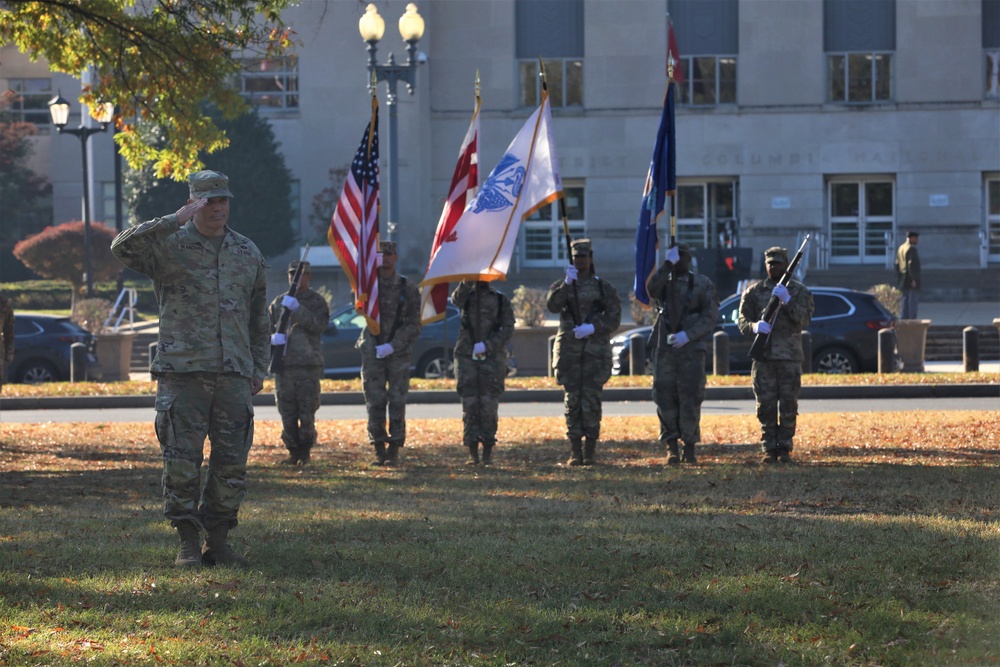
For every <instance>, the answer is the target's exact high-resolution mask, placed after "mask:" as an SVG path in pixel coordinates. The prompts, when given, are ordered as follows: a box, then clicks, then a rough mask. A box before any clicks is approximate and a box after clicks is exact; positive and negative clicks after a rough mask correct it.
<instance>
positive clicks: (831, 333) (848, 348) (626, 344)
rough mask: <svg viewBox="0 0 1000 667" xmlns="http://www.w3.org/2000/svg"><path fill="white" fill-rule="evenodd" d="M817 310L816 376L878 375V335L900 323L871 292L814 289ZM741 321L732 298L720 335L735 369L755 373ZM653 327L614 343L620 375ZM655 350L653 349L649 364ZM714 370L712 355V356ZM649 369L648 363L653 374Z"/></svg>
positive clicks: (724, 306)
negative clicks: (638, 338)
mask: <svg viewBox="0 0 1000 667" xmlns="http://www.w3.org/2000/svg"><path fill="white" fill-rule="evenodd" d="M809 290H810V291H811V292H812V295H813V301H814V302H815V304H816V309H815V310H814V311H813V316H812V321H811V322H810V323H809V326H808V327H806V330H807V331H808V332H809V333H810V335H811V337H812V370H813V372H814V373H859V372H861V373H867V372H875V371H877V370H878V332H879V330H880V329H883V328H892V327H894V326H895V325H896V318H895V317H893V315H892V314H891V313H890V312H889V311H888V310H886V308H885V307H884V306H883V305H882V304H881V303H879V301H878V299H876V298H875V296H874V295H872V294H869V293H868V292H857V291H855V290H850V289H845V288H842V287H810V288H809ZM739 317H740V295H739V294H733V295H731V296H728V297H726V298H725V299H724V300H723V301H722V303H721V304H720V305H719V321H718V323H717V324H716V327H715V330H716V331H724V332H726V333H727V334H728V335H729V370H730V372H732V373H749V372H750V363H751V361H750V358H749V357H748V356H747V353H748V352H749V351H750V345H751V344H752V343H753V336H744V335H743V334H741V333H740V330H739V327H738V325H737V323H738V321H739ZM651 331H652V327H649V326H646V327H639V328H637V329H632V330H629V331H626V332H625V333H623V334H620V335H618V336H615V337H614V338H612V339H611V346H612V347H611V350H612V355H613V360H614V366H613V369H612V372H613V373H614V374H615V375H623V374H627V373H629V368H630V366H629V348H630V345H631V342H630V340H629V338H630V336H632V335H633V334H641V335H644V336H647V337H648V336H649V334H650V333H651ZM651 357H652V350H651V349H647V360H648V359H649V358H651ZM706 359H707V362H708V367H709V369H711V364H712V355H711V350H709V353H708V354H707V355H706ZM648 368H649V365H648V361H647V370H648Z"/></svg>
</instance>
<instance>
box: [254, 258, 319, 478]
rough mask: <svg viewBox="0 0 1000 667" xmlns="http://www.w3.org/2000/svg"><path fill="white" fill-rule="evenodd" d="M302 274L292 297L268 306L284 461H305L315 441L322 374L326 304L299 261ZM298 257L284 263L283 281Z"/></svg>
mask: <svg viewBox="0 0 1000 667" xmlns="http://www.w3.org/2000/svg"><path fill="white" fill-rule="evenodd" d="M301 264H302V273H301V275H300V276H299V286H298V289H297V290H296V291H295V294H294V295H291V294H281V295H279V296H277V297H275V299H274V301H272V302H271V306H270V307H269V308H268V313H269V315H270V317H271V327H272V329H273V331H274V333H272V334H271V344H272V345H283V346H284V347H285V350H284V354H283V355H282V362H281V370H280V371H277V372H275V374H274V393H275V398H276V402H277V404H278V414H280V415H281V442H282V443H284V445H285V448H286V449H288V458H287V459H284V460H283V461H282V463H283V464H286V465H296V464H299V465H307V464H308V463H309V459H310V452H311V451H312V448H313V446H314V445H315V444H316V411H317V410H319V399H320V380H321V379H322V378H323V341H322V336H323V331H324V330H325V329H326V327H327V326H328V325H329V324H330V305H329V304H328V303H327V302H326V299H324V298H323V296H322V295H321V294H320V293H319V292H317V291H315V290H313V289H310V283H311V282H312V270H311V265H310V264H309V262H301ZM298 266H299V260H295V261H293V262H292V263H291V264H289V265H288V284H289V285H291V284H292V281H293V280H294V278H295V271H296V269H297V268H298ZM284 308H288V310H289V312H290V317H289V320H288V327H287V329H286V331H285V332H280V331H278V330H277V326H278V322H279V320H280V319H281V313H282V310H283V309H284Z"/></svg>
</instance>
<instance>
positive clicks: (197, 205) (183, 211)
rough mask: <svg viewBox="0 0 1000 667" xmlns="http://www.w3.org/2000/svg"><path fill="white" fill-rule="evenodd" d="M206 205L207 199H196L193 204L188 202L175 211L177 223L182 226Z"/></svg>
mask: <svg viewBox="0 0 1000 667" xmlns="http://www.w3.org/2000/svg"><path fill="white" fill-rule="evenodd" d="M207 203H208V200H207V199H196V200H194V201H193V202H189V203H187V204H184V206H181V207H180V208H179V209H177V213H175V214H174V215H176V216H177V223H178V224H180V225H183V224H184V223H185V222H187V221H188V220H190V219H191V218H193V217H194V214H195V213H197V212H198V211H200V210H201V209H203V208H205V204H207Z"/></svg>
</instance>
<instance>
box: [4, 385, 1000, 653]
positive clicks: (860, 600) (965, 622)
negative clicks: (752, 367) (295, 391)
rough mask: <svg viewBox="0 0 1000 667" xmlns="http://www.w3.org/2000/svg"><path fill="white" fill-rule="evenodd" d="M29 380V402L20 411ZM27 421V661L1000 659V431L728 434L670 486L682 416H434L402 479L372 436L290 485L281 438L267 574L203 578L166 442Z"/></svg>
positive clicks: (243, 536) (878, 417)
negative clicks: (590, 449) (164, 481)
mask: <svg viewBox="0 0 1000 667" xmlns="http://www.w3.org/2000/svg"><path fill="white" fill-rule="evenodd" d="M7 389H8V387H4V391H5V393H6V390H7ZM151 420H152V417H151V418H150V423H142V424H68V425H64V424H45V425H27V424H26V425H21V424H4V423H2V417H0V665H67V664H88V665H241V666H245V667H249V666H251V665H255V666H256V665H289V664H295V663H302V664H330V665H386V666H392V665H414V666H418V665H419V666H424V665H426V666H431V665H435V666H436V665H495V666H497V667H507V666H515V665H566V666H570V665H607V666H613V665H789V666H791V665H899V666H904V665H905V666H910V665H990V664H996V663H997V662H998V660H1000V523H998V519H1000V485H998V484H997V472H998V465H1000V412H991V413H987V412H923V413H912V414H905V413H866V414H863V415H862V414H853V415H846V414H840V415H838V414H807V415H802V416H800V418H799V437H798V438H797V447H796V451H795V453H794V456H795V457H796V460H797V463H796V464H793V465H779V466H761V465H758V464H757V463H756V461H757V459H758V452H757V451H756V447H755V446H754V445H752V444H750V443H753V442H754V441H755V440H756V421H755V419H754V418H753V417H748V416H707V417H705V418H704V420H703V424H702V439H703V441H704V442H705V443H706V444H704V445H702V446H700V447H699V455H700V460H699V464H698V465H696V466H684V467H679V468H667V467H664V465H663V461H664V458H663V453H662V452H659V451H656V448H655V447H654V445H653V444H652V443H651V438H652V437H654V434H655V429H656V424H655V422H656V419H655V416H649V417H642V418H607V419H605V421H604V427H603V430H604V432H603V440H602V444H601V447H600V448H599V450H598V454H599V465H597V466H595V467H594V468H590V469H580V468H568V467H566V466H563V465H562V464H561V462H562V461H563V460H564V459H565V457H566V454H567V451H566V445H565V442H564V440H563V424H562V420H561V419H554V418H533V419H527V418H524V419H503V420H501V425H500V431H501V432H500V440H501V444H500V445H499V446H498V448H497V451H496V453H495V455H494V457H495V459H496V463H497V465H495V466H493V467H491V468H485V469H484V468H479V467H467V466H465V465H464V461H465V455H464V454H463V452H462V450H461V448H460V447H459V446H458V445H457V444H456V442H457V441H458V435H459V434H460V432H461V424H460V422H459V421H458V420H444V419H442V420H412V421H411V422H410V423H409V425H408V427H409V440H408V446H407V448H406V449H405V450H404V454H403V461H404V463H403V466H402V467H401V468H399V469H396V470H392V469H379V468H375V469H373V468H370V467H368V465H367V462H368V461H369V459H370V458H371V452H370V451H369V448H368V446H367V444H366V438H365V433H364V424H363V423H362V422H360V421H342V422H323V423H321V424H320V444H319V445H318V446H317V448H316V450H314V464H313V465H310V466H308V467H305V468H289V467H284V466H280V465H278V461H279V460H280V459H281V458H282V457H283V456H284V454H285V452H284V450H283V449H282V448H281V446H280V444H279V437H278V435H279V429H280V425H279V424H277V423H275V422H264V421H261V422H258V423H257V428H256V439H255V445H254V449H253V450H252V453H251V461H250V471H249V477H248V485H249V492H248V496H247V499H246V502H245V504H244V506H243V511H242V513H241V524H240V526H239V527H238V528H237V529H236V530H234V531H233V533H232V534H231V537H232V538H233V539H234V544H235V546H236V547H237V550H238V551H240V552H242V553H245V554H246V555H247V557H248V558H249V559H250V561H251V567H250V568H249V569H247V570H237V569H232V568H216V569H199V570H194V571H191V570H178V569H175V568H174V567H173V566H172V562H173V558H174V556H175V555H176V550H177V540H176V537H175V533H174V531H173V530H172V529H171V528H170V527H169V525H168V524H167V523H166V522H165V521H164V520H163V518H162V515H161V508H162V504H161V500H160V488H159V486H160V463H159V450H158V447H157V444H156V440H155V436H154V433H153V427H152V423H151Z"/></svg>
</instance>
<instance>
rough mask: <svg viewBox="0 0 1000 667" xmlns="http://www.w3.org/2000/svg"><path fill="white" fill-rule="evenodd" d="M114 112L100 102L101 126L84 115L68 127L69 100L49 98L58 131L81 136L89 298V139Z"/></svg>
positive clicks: (105, 126)
mask: <svg viewBox="0 0 1000 667" xmlns="http://www.w3.org/2000/svg"><path fill="white" fill-rule="evenodd" d="M114 113H115V105H113V104H111V103H110V102H106V103H104V104H99V105H97V107H96V109H95V113H94V114H93V115H94V119H95V120H96V121H97V122H98V123H100V124H101V126H100V128H96V127H86V126H84V124H83V118H82V117H81V118H80V127H78V128H68V127H66V123H67V122H69V102H67V101H66V100H65V99H63V97H62V95H57V96H55V97H53V98H52V99H51V100H49V115H50V116H51V117H52V124H53V125H55V126H56V131H58V132H59V134H63V133H66V134H72V135H75V136H77V137H79V138H80V152H81V154H82V155H83V270H84V279H85V281H86V283H87V298H88V299H90V298H93V296H94V280H93V275H92V274H93V271H92V267H91V260H90V172H89V170H88V168H87V139H90V136H91V135H93V134H97V133H99V132H104V131H105V130H107V129H108V123H110V122H111V119H112V118H113V117H114Z"/></svg>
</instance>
